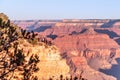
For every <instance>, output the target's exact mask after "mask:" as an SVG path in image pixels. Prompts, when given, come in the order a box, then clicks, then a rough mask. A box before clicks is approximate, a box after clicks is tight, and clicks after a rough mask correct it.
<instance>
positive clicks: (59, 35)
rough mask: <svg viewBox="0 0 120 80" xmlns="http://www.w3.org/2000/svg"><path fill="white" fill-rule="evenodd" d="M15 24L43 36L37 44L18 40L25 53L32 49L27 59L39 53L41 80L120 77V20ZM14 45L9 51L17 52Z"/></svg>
mask: <svg viewBox="0 0 120 80" xmlns="http://www.w3.org/2000/svg"><path fill="white" fill-rule="evenodd" d="M5 21H6V19H5ZM12 24H16V25H17V31H19V29H18V26H19V27H20V28H22V29H23V30H26V31H27V32H31V31H34V32H35V33H37V34H38V35H37V38H41V36H42V42H38V44H37V45H32V44H30V43H29V42H28V41H29V40H28V41H27V40H26V39H23V38H19V39H18V40H17V42H19V43H20V44H19V49H20V50H21V49H23V52H24V54H25V55H26V54H27V53H28V52H30V54H29V56H28V57H26V58H25V59H26V61H27V60H28V59H29V58H30V55H32V54H33V53H34V54H37V55H38V56H39V58H40V62H39V63H38V67H39V68H40V70H39V71H38V72H36V73H34V75H38V74H39V77H38V78H39V80H43V79H48V78H49V77H53V76H54V78H58V76H59V75H61V74H63V75H65V76H68V77H70V75H72V76H82V77H83V78H85V79H87V80H120V77H119V73H120V72H119V65H120V63H119V61H120V54H119V53H120V47H119V46H120V32H119V30H120V20H118V19H116V20H112V19H111V20H110V19H105V20H102V19H87V20H74V19H73V20H15V21H12ZM14 26H15V25H14ZM1 30H2V31H4V30H7V29H1ZM5 34H6V33H5ZM19 34H21V33H19ZM6 35H8V34H6ZM6 35H5V37H6ZM26 35H27V34H26ZM47 41H50V42H51V44H52V45H49V44H46V43H47ZM14 43H15V42H12V43H11V44H14ZM13 48H14V47H11V48H9V50H8V51H9V52H10V53H14V50H13ZM1 53H4V51H2V52H1ZM0 57H2V56H0ZM116 69H117V70H116ZM20 73H21V71H17V72H15V74H16V75H18V74H20ZM44 76H46V77H44Z"/></svg>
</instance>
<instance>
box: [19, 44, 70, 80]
mask: <svg viewBox="0 0 120 80" xmlns="http://www.w3.org/2000/svg"><path fill="white" fill-rule="evenodd" d="M27 44H28V43H24V44H21V45H20V48H23V47H24V45H27ZM24 51H25V54H27V52H28V51H29V52H30V54H29V55H32V54H37V55H38V56H39V59H40V62H39V63H38V64H37V66H38V67H39V69H40V70H39V71H38V72H36V73H35V74H34V75H36V76H38V79H39V80H43V79H49V78H50V77H52V76H55V77H56V78H57V77H59V76H60V75H61V74H62V75H69V66H68V65H67V64H66V60H65V59H62V58H61V56H60V52H59V51H58V49H57V48H56V47H55V46H48V45H46V44H42V43H41V46H40V45H36V46H32V45H31V46H30V45H29V44H28V45H27V47H24ZM28 57H29V56H28ZM26 59H27V58H26Z"/></svg>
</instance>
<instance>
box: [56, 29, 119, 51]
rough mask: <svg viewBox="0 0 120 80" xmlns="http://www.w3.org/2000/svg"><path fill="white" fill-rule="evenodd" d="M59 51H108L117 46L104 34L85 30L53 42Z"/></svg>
mask: <svg viewBox="0 0 120 80" xmlns="http://www.w3.org/2000/svg"><path fill="white" fill-rule="evenodd" d="M54 43H55V45H56V46H58V47H59V48H60V50H61V51H64V50H65V51H71V50H84V49H86V48H89V49H110V48H117V47H119V45H118V44H117V43H116V42H115V41H114V40H112V39H110V38H109V36H108V35H106V34H99V33H97V32H95V31H93V30H92V31H91V30H86V31H85V32H84V33H82V34H73V35H65V36H63V37H57V38H56V39H55V40H54Z"/></svg>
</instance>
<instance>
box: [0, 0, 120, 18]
mask: <svg viewBox="0 0 120 80" xmlns="http://www.w3.org/2000/svg"><path fill="white" fill-rule="evenodd" d="M119 3H120V1H119V0H116V1H115V0H109V1H108V0H106V1H105V0H99V1H98V0H97V1H96V0H89V1H88V0H74V1H73V0H60V1H58V0H50V1H49V0H44V1H43V0H34V1H33V0H19V1H17V0H9V1H8V0H0V12H1V13H5V14H7V15H8V16H9V18H10V19H11V20H46V19H47V20H49V19H50V20H56V19H60V20H61V19H120V15H119V14H120V9H119V7H120V5H119Z"/></svg>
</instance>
